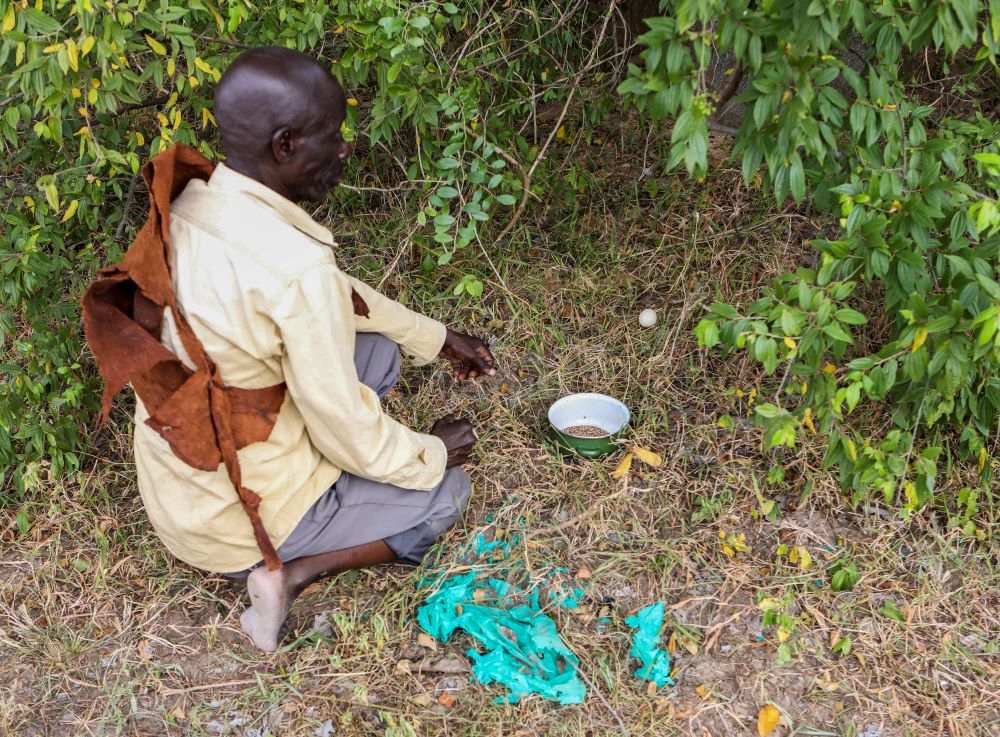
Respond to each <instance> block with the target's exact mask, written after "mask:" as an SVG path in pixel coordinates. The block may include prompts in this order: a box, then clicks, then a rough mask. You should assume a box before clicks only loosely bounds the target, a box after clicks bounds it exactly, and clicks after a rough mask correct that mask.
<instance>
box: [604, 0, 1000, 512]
mask: <svg viewBox="0 0 1000 737" xmlns="http://www.w3.org/2000/svg"><path fill="white" fill-rule="evenodd" d="M661 10H662V11H663V12H664V14H665V16H666V17H660V18H651V19H649V20H647V21H646V23H647V24H648V26H649V29H650V30H649V32H648V33H646V34H645V35H643V36H641V37H640V39H639V41H640V42H641V43H642V44H643V45H645V47H646V49H645V51H643V53H642V59H643V62H644V63H643V64H642V65H641V66H640V65H630V70H629V77H628V79H627V80H625V81H624V82H623V83H622V85H621V87H620V88H619V89H620V92H621V93H622V94H624V95H626V96H628V97H630V98H631V99H633V100H634V101H635V102H636V103H637V104H638V105H639V106H640V107H642V108H643V109H645V110H647V111H648V112H649V113H650V114H651V115H652V116H653V117H654V118H663V117H666V116H670V117H673V118H674V124H673V133H672V137H671V152H670V162H669V163H670V165H671V166H678V165H680V164H681V163H682V162H683V164H684V165H685V167H686V169H687V171H688V172H690V173H691V174H693V175H694V176H696V177H699V178H701V177H704V176H705V173H706V167H707V157H706V152H707V141H708V132H709V129H710V127H716V128H720V127H722V126H719V125H718V123H717V117H718V115H717V113H718V110H717V108H718V106H719V105H720V104H723V103H725V102H726V99H725V98H727V97H728V96H729V94H730V93H731V92H734V91H736V90H737V89H738V87H739V82H741V81H742V82H743V83H744V85H743V87H742V91H740V92H739V94H738V95H736V96H735V97H733V98H732V100H731V102H734V103H739V104H742V105H743V106H744V113H743V115H742V123H741V125H740V126H739V129H738V130H735V131H730V132H731V133H733V134H734V145H733V156H734V158H736V159H738V160H740V161H741V162H742V167H743V176H744V179H745V181H746V183H747V184H748V185H750V186H754V185H755V182H756V183H758V184H759V185H763V186H766V187H769V188H771V189H773V192H774V197H775V200H776V201H777V202H778V203H779V204H780V203H782V202H784V201H785V200H786V198H788V197H789V196H791V198H792V199H794V201H795V202H796V203H802V202H804V201H805V200H806V199H807V198H808V199H809V200H810V202H811V204H812V207H813V208H814V212H816V211H818V212H821V213H827V215H828V220H829V221H831V224H830V226H829V227H828V228H826V233H825V237H822V238H818V239H816V240H814V241H812V246H813V247H814V248H815V249H816V261H815V266H814V267H812V268H802V269H799V270H797V271H796V272H794V273H789V274H785V275H784V276H782V277H780V278H779V279H777V280H776V281H775V283H774V284H773V285H772V287H771V288H770V289H768V290H767V291H766V293H765V294H764V295H763V296H762V298H761V299H760V300H759V301H757V302H755V303H754V304H752V305H751V306H750V307H749V308H748V309H747V310H746V311H745V312H740V311H738V310H737V309H736V308H734V307H733V306H730V305H726V304H715V305H713V306H712V307H711V309H710V311H709V314H708V315H707V316H706V317H705V319H704V320H702V321H701V323H700V324H699V325H698V326H697V330H696V333H697V335H698V338H699V340H700V342H701V343H702V344H703V345H705V346H714V345H716V344H719V343H721V344H722V345H723V347H724V348H725V349H726V350H727V351H732V350H741V351H746V352H747V353H748V354H749V355H750V356H751V357H752V358H753V359H754V360H756V361H757V362H759V363H760V365H761V366H762V367H763V368H764V371H765V372H766V373H767V374H776V375H779V376H781V379H780V384H779V386H778V389H777V391H776V392H775V395H774V399H773V401H771V402H769V403H761V404H758V405H756V407H755V416H756V418H757V420H758V421H759V422H760V424H761V425H762V426H763V427H764V430H765V439H766V441H767V443H768V444H769V445H771V446H794V445H795V444H796V443H797V442H798V441H799V439H800V436H801V435H802V434H803V433H805V434H813V433H829V449H828V452H827V457H826V460H827V463H828V464H836V465H838V466H839V468H840V473H841V482H842V485H843V486H844V488H845V489H849V490H852V491H853V497H854V499H855V501H859V500H860V499H861V498H862V497H865V496H867V495H868V494H869V493H870V492H871V491H876V492H881V494H882V495H884V498H885V501H886V502H888V503H892V502H893V501H894V499H896V497H897V494H898V492H899V491H900V490H901V491H902V492H903V495H902V499H897V501H901V502H902V505H903V508H904V509H905V510H912V509H915V508H916V507H918V506H920V505H922V504H924V503H926V502H928V501H929V500H930V499H931V498H932V493H933V491H934V485H935V477H936V471H937V461H938V459H939V457H940V454H941V452H942V450H943V447H945V441H947V440H948V439H949V438H951V437H952V436H953V435H952V434H953V433H954V434H955V435H957V437H958V441H959V442H958V445H959V448H960V452H961V454H962V455H963V456H965V457H969V458H971V459H973V465H974V467H975V468H976V470H977V471H978V472H979V473H980V474H981V475H982V477H983V481H984V483H987V482H988V480H989V478H990V473H991V470H990V464H989V463H988V462H987V461H988V455H987V453H988V451H987V445H986V443H987V440H988V439H989V438H990V437H991V436H993V437H994V438H995V437H996V433H997V432H998V424H1000V283H998V279H997V267H998V262H1000V211H998V208H997V193H998V191H1000V145H998V139H1000V123H998V122H997V120H996V119H995V117H996V116H995V115H994V116H993V117H992V118H991V117H989V116H987V115H984V114H983V113H982V112H981V111H980V109H979V108H978V103H979V99H978V95H982V91H981V90H980V89H979V87H978V82H979V79H980V76H979V75H980V73H981V72H983V71H984V70H985V71H986V72H987V74H988V76H987V79H995V78H996V77H995V74H996V72H997V69H998V67H997V55H998V53H1000V3H997V2H996V0H993V1H992V2H990V3H989V7H988V8H987V7H985V4H984V3H982V2H975V1H972V0H953V1H952V2H931V1H930V0H915V1H914V2H909V3H884V2H862V0H811V2H798V1H797V0H773V1H770V2H764V3H751V2H747V1H746V0H669V1H667V2H662V3H661ZM925 53H928V54H940V55H941V56H942V57H945V58H946V64H949V65H951V66H950V69H951V73H952V74H954V75H956V77H957V82H956V83H955V84H956V87H958V88H964V90H966V92H967V93H968V96H969V97H971V99H972V102H973V105H972V107H971V108H970V109H968V111H967V112H966V113H964V114H963V115H962V116H961V117H954V116H951V117H949V116H947V115H945V113H944V112H942V111H940V110H938V109H937V108H936V106H935V103H934V102H930V101H925V100H921V99H920V98H919V97H918V96H916V95H915V94H914V93H913V92H912V91H911V90H910V89H908V87H907V83H908V82H909V81H910V80H909V79H908V78H907V77H908V75H909V74H911V73H912V72H913V70H914V68H915V67H914V65H913V64H912V63H910V60H911V59H919V60H923V59H924V55H925ZM716 54H723V55H724V54H729V55H730V56H729V57H728V58H729V59H731V60H732V62H731V67H732V68H731V69H730V70H729V73H730V75H732V78H733V79H734V81H733V83H732V84H729V85H726V87H725V88H724V89H723V90H722V91H721V92H720V91H716V90H713V89H711V87H710V85H709V82H708V80H710V79H711V71H712V67H713V64H715V63H717V58H718V57H717V56H716ZM859 62H860V63H859ZM907 70H909V71H907ZM992 93H993V95H994V97H993V99H992V101H990V100H987V101H986V102H987V104H988V103H990V102H992V104H993V105H994V106H995V105H996V103H997V100H996V94H997V91H996V89H993V91H992ZM987 109H989V108H988V107H987ZM994 109H995V108H994ZM862 326H864V328H862ZM862 400H867V402H869V403H871V407H872V411H873V412H877V413H879V415H882V416H884V417H885V419H886V420H888V421H889V426H890V427H892V429H888V430H887V431H885V432H884V434H883V436H882V437H881V438H878V437H870V436H867V435H862V434H861V433H860V432H859V431H858V430H857V429H856V425H855V426H853V427H852V425H851V424H849V416H850V415H851V413H853V412H855V411H856V410H857V408H858V407H859V405H861V404H862ZM915 441H916V442H915Z"/></svg>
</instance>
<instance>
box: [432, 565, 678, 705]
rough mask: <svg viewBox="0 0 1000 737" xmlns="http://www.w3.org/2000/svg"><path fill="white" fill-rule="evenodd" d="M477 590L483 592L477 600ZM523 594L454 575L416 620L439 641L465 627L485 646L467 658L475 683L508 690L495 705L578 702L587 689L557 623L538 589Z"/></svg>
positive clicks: (503, 583) (494, 582)
mask: <svg viewBox="0 0 1000 737" xmlns="http://www.w3.org/2000/svg"><path fill="white" fill-rule="evenodd" d="M477 589H479V590H481V592H482V593H481V594H480V597H479V600H478V601H477V600H476V597H475V593H476V590H477ZM483 594H485V595H483ZM523 594H524V592H523V591H521V590H520V589H519V588H517V587H516V586H513V585H511V584H509V583H507V582H506V581H503V580H501V579H497V578H491V579H488V580H487V581H485V582H482V583H477V581H476V573H475V572H472V573H468V574H465V575H460V576H453V577H452V578H448V579H445V580H443V581H441V582H440V588H439V589H438V590H437V591H435V592H434V593H432V594H431V595H430V596H429V597H428V598H427V602H426V603H425V604H424V605H423V606H422V607H420V609H419V610H418V611H417V622H418V623H419V624H420V626H421V627H422V628H423V629H424V630H426V631H427V633H428V634H430V635H431V636H432V637H434V638H435V639H436V640H439V641H441V642H447V641H448V639H449V638H450V637H451V636H452V635H453V634H454V633H455V632H456V631H458V630H463V631H464V632H466V633H468V634H469V636H471V637H472V638H473V639H474V640H475V641H476V642H477V643H478V644H479V645H480V647H481V648H483V649H484V650H485V652H480V651H479V650H477V649H476V648H472V649H471V650H469V652H468V656H469V658H470V659H471V660H472V675H473V676H474V677H475V678H476V679H477V680H478V681H479V682H481V683H484V684H488V683H493V682H497V683H500V684H503V685H504V686H506V687H507V688H508V689H509V690H510V692H509V693H508V694H507V695H506V696H500V697H498V698H496V699H494V701H495V702H496V703H505V702H506V703H516V702H517V701H519V700H520V699H521V698H522V697H524V696H527V695H528V694H539V695H541V696H544V697H545V698H548V699H554V700H556V701H558V702H559V703H560V704H579V703H582V702H583V699H584V697H585V696H586V695H587V688H586V686H585V685H584V683H583V681H582V680H580V676H579V675H578V674H577V671H576V666H577V664H578V662H579V661H578V660H577V657H576V656H575V655H574V654H573V653H572V652H571V651H570V649H569V648H568V647H566V645H565V643H563V641H562V639H561V638H560V637H559V633H558V632H557V631H556V625H555V622H553V621H552V620H551V619H550V618H549V617H548V616H546V615H545V614H542V613H541V611H540V610H539V604H538V593H537V591H535V592H533V594H532V595H531V596H527V597H525V596H524V595H523ZM517 600H526V601H527V603H522V604H518V603H516V602H517ZM661 618H662V617H661Z"/></svg>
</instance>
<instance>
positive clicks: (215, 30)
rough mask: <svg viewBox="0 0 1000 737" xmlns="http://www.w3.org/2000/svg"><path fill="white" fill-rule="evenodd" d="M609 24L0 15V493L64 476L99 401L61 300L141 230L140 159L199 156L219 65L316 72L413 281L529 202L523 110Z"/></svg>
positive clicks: (82, 1) (478, 15)
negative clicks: (403, 250)
mask: <svg viewBox="0 0 1000 737" xmlns="http://www.w3.org/2000/svg"><path fill="white" fill-rule="evenodd" d="M610 15H611V6H609V7H608V8H607V13H606V14H604V15H600V14H592V13H590V12H589V10H588V9H587V8H586V7H584V6H582V5H581V4H577V5H575V6H574V8H573V12H570V11H569V10H567V9H566V8H563V7H562V5H561V4H557V3H554V2H545V1H543V0H537V1H536V2H525V3H516V4H515V6H514V7H510V8H508V9H498V8H495V7H494V4H493V3H489V2H485V0H463V1H462V2H440V1H438V0H425V1H424V2H419V3H410V2H391V1H386V0H361V1H360V2H346V0H341V1H340V2H332V3H331V2H322V1H320V0H304V1H301V2H288V1H277V0H275V1H273V2H272V1H267V0H263V1H261V2H256V3H253V2H250V1H249V0H225V1H224V2H221V3H218V2H213V0H187V1H186V2H174V3H171V2H168V1H166V0H165V1H164V2H156V3H148V2H146V1H145V0H117V1H116V2H110V1H106V0H72V1H70V0H32V2H28V1H27V0H16V1H12V0H0V31H2V34H3V36H2V41H0V139H2V140H3V141H4V147H5V152H4V153H5V156H4V158H3V161H2V163H0V174H2V184H0V194H2V197H3V200H4V201H5V203H6V207H5V211H4V213H3V214H2V215H0V217H2V223H3V226H2V227H3V238H2V239H0V305H2V318H0V331H2V334H3V338H4V343H3V347H2V350H0V355H2V358H0V360H2V361H3V363H2V364H0V374H2V375H3V377H4V379H5V380H4V382H3V384H2V385H0V466H2V467H4V468H5V469H6V472H5V474H4V476H3V478H2V479H0V485H2V486H3V487H4V488H9V485H8V484H9V482H11V481H12V482H13V486H14V487H15V488H16V489H17V490H18V491H20V492H21V493H23V492H24V489H25V487H26V486H29V485H30V484H31V483H32V480H33V479H41V478H43V477H44V475H45V474H47V473H52V474H61V473H63V472H66V471H73V470H74V469H76V468H78V467H79V466H80V463H81V460H80V452H81V448H82V447H83V440H84V438H85V437H86V423H87V422H89V421H91V420H92V419H93V418H94V416H95V415H96V402H97V397H98V396H99V394H98V392H97V386H96V376H95V374H94V372H93V370H92V367H91V366H90V364H89V362H88V360H87V359H86V353H85V351H84V348H83V345H82V341H81V334H80V326H79V313H78V307H77V305H78V300H79V297H80V295H81V292H82V289H83V287H84V285H85V283H86V282H87V281H88V280H89V278H90V277H91V276H92V274H93V271H94V269H95V268H96V267H97V266H99V265H100V264H102V263H106V262H108V261H112V260H115V259H117V258H118V257H119V256H120V254H121V251H122V249H123V248H124V247H125V246H126V245H127V243H128V242H129V240H130V238H131V236H132V234H133V232H134V229H135V227H136V226H137V225H138V224H139V222H140V221H141V215H140V211H141V210H142V209H143V204H142V203H143V200H144V196H143V193H142V184H141V183H139V185H138V188H137V187H136V183H137V181H138V177H137V176H136V175H137V172H138V170H139V167H140V164H141V162H142V161H143V160H144V159H146V158H148V157H149V156H151V155H155V154H156V153H158V152H159V151H161V150H162V149H163V148H165V147H168V146H170V145H172V144H174V143H178V142H183V143H187V144H190V145H193V146H196V147H197V148H199V149H200V150H202V151H203V152H204V153H205V154H207V155H209V156H215V155H217V152H216V151H215V150H214V148H213V147H214V145H215V142H216V136H215V135H214V133H215V131H214V128H215V119H214V117H213V115H212V101H211V92H210V88H211V86H212V84H213V83H214V82H215V81H217V80H218V78H219V76H220V73H221V70H223V69H225V67H226V65H227V64H228V62H229V61H230V59H232V58H233V56H235V55H236V54H237V53H239V52H240V51H242V50H243V49H244V48H248V47H252V46H257V45H263V44H274V45H285V46H290V47H293V48H298V49H300V50H303V51H308V52H310V53H313V54H315V55H317V56H318V57H319V58H321V59H323V60H324V61H325V62H326V63H328V64H329V65H330V68H331V70H332V71H333V72H334V74H335V75H337V76H338V77H339V78H340V79H341V81H342V82H343V83H344V85H345V87H346V88H347V91H348V95H349V96H350V99H349V101H348V102H349V104H350V107H349V110H348V113H349V116H348V120H347V123H346V126H347V128H346V135H347V137H349V138H357V139H358V143H359V151H358V159H357V160H356V161H355V165H354V167H353V171H355V172H356V175H357V176H358V177H360V178H362V179H364V178H365V177H369V178H370V177H371V176H372V172H380V173H381V172H385V171H389V170H395V180H394V181H393V182H392V184H394V185H395V188H396V189H397V191H402V192H405V193H407V196H406V198H405V206H406V216H407V217H408V218H409V219H410V220H411V221H412V222H413V223H414V227H413V233H412V239H413V241H414V242H415V243H416V244H417V245H418V246H419V247H421V248H422V250H423V253H424V259H423V266H424V268H425V269H427V270H431V269H433V268H436V267H438V266H444V265H446V264H448V263H449V262H451V261H452V259H453V258H454V257H455V255H456V254H457V253H461V252H462V250H463V249H465V248H468V247H470V246H475V247H477V248H478V247H479V246H480V244H481V237H482V236H481V232H480V228H481V227H482V225H483V223H486V222H488V221H489V220H490V219H491V218H493V219H495V220H497V221H498V222H500V223H505V222H509V221H512V220H513V219H514V218H516V216H517V214H520V212H521V210H522V209H523V207H524V204H525V202H526V200H527V198H528V196H529V194H530V193H529V188H530V187H534V189H535V190H536V192H541V191H542V190H541V188H540V186H539V185H537V184H532V182H533V181H535V180H536V179H537V180H544V179H543V175H544V173H545V171H546V164H545V161H544V152H545V146H544V145H542V146H539V145H534V144H529V142H528V140H527V138H526V137H525V136H524V135H523V134H522V131H523V130H525V128H526V127H527V126H528V125H529V124H530V123H532V122H537V121H535V120H534V115H535V112H534V111H535V106H536V102H537V101H543V102H544V101H551V100H556V101H558V100H561V99H564V98H567V97H569V96H571V95H573V94H574V93H575V90H576V89H577V87H578V86H579V85H580V83H581V81H583V80H582V79H581V77H582V76H584V75H585V74H587V73H591V74H593V73H598V72H599V71H600V69H601V68H602V65H605V66H606V63H607V59H603V58H602V57H600V56H599V55H597V54H596V51H597V49H598V47H600V46H601V44H600V43H598V44H596V45H595V44H594V43H592V42H593V39H594V38H595V29H602V28H603V29H606V28H607V24H608V19H609V18H610ZM602 23H603V27H602V25H601V24H602ZM600 38H606V39H607V42H606V43H605V44H604V46H608V45H609V44H610V43H611V37H610V35H606V34H605V33H604V30H601V34H600ZM359 99H360V100H361V101H362V104H361V105H359V104H358V100H359ZM612 103H613V101H612V100H611V99H610V98H609V99H607V100H604V101H594V102H593V103H591V102H585V104H584V114H587V115H590V116H591V117H592V118H594V116H599V115H600V114H601V108H600V106H601V105H603V109H604V110H607V109H610V107H611V105H612ZM363 110H364V111H367V113H368V114H367V115H365V114H363V113H362V111H363ZM564 112H565V108H564ZM557 128H558V126H556V125H553V126H552V134H553V135H554V134H555V132H556V129H557ZM545 130H547V129H545ZM549 140H551V136H550V137H549ZM522 161H523V162H524V163H523V164H522V163H521V162H522ZM529 175H531V176H529ZM137 189H138V190H139V191H138V192H137V191H136V190H137ZM133 209H134V210H135V212H133ZM483 245H485V244H483ZM467 261H468V260H467ZM451 268H454V267H451ZM480 276H481V274H478V273H477V272H476V271H475V270H474V269H470V267H469V265H468V264H467V265H465V266H464V267H462V268H460V269H457V270H455V274H454V282H453V283H454V289H453V291H454V293H455V294H456V295H460V294H468V295H470V296H472V297H476V296H478V295H480V294H482V291H483V283H482V281H481V280H480V278H479V277H480ZM8 379H9V380H8Z"/></svg>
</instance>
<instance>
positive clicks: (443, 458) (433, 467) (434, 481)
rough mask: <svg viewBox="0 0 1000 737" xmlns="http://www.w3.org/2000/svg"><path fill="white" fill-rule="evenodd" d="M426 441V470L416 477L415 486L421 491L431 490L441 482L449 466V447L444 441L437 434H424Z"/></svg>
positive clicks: (423, 437)
mask: <svg viewBox="0 0 1000 737" xmlns="http://www.w3.org/2000/svg"><path fill="white" fill-rule="evenodd" d="M422 439H423V441H424V452H423V461H424V465H425V466H426V471H423V472H421V473H420V478H419V479H415V481H414V484H413V487H414V488H415V489H419V490H420V491H430V490H431V489H433V488H434V487H435V486H437V485H438V484H440V483H441V480H442V479H443V478H444V472H445V471H446V470H447V466H448V449H447V448H445V447H444V441H443V440H441V438H439V437H437V436H436V435H422Z"/></svg>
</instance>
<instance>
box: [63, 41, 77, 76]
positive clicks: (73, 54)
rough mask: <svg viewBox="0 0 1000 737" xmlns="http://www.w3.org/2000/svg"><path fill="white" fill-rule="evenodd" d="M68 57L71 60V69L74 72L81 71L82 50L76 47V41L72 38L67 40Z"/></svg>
mask: <svg viewBox="0 0 1000 737" xmlns="http://www.w3.org/2000/svg"><path fill="white" fill-rule="evenodd" d="M66 57H67V59H68V60H69V68H70V69H72V70H73V71H74V72H78V71H80V50H79V49H77V47H76V41H74V40H73V39H71V38H67V39H66Z"/></svg>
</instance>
